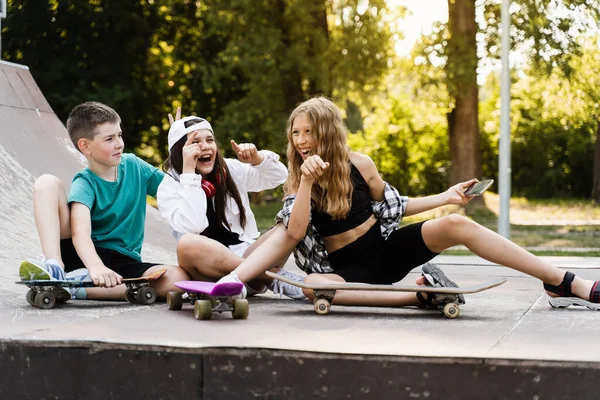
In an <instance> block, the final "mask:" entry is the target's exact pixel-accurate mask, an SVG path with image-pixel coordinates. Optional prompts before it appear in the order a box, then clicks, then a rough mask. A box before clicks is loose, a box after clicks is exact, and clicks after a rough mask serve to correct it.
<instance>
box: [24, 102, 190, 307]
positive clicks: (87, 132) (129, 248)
mask: <svg viewBox="0 0 600 400" xmlns="http://www.w3.org/2000/svg"><path fill="white" fill-rule="evenodd" d="M120 123H121V118H120V117H119V115H118V114H117V113H116V112H115V111H114V110H113V109H112V108H110V107H108V106H106V105H104V104H101V103H97V102H87V103H83V104H81V105H79V106H77V107H75V108H74V109H73V110H72V111H71V114H70V115H69V118H68V120H67V130H68V132H69V136H70V138H71V141H72V142H73V144H74V145H75V147H76V148H77V149H78V150H79V151H80V152H81V153H82V154H83V155H84V156H85V158H86V159H87V161H88V167H87V168H85V169H83V170H82V171H81V172H79V173H77V174H76V175H75V177H74V178H73V183H72V185H71V193H70V195H69V198H68V200H67V197H66V195H65V190H64V186H63V184H62V182H61V181H60V180H59V179H58V178H56V177H54V176H52V175H42V176H40V177H39V178H38V179H37V180H36V182H35V185H34V204H33V206H34V214H35V220H36V227H37V230H38V233H39V236H40V242H41V245H42V250H43V252H44V258H45V260H43V261H42V260H32V259H28V260H25V261H23V262H22V263H21V266H20V269H19V275H20V277H21V279H22V280H30V279H50V280H63V279H65V278H66V279H69V278H71V279H80V280H84V279H91V280H93V281H94V283H95V284H96V285H98V286H100V287H104V288H113V289H109V290H107V289H104V288H103V289H99V288H88V289H87V290H83V289H77V290H76V291H75V292H74V293H66V292H67V290H65V293H64V294H63V296H64V297H67V296H69V297H70V296H73V297H77V298H90V299H91V298H94V299H124V298H125V287H124V285H121V280H122V279H123V278H135V277H140V276H149V275H151V274H152V273H154V272H156V271H158V270H159V269H163V268H166V269H167V273H166V274H165V275H163V277H161V278H160V279H158V280H157V281H155V282H154V283H153V287H154V288H155V290H156V292H157V295H158V297H159V298H163V299H164V298H165V297H166V295H167V293H168V291H170V290H176V287H175V286H174V283H175V282H176V281H180V280H187V279H189V277H188V275H187V273H186V272H185V271H184V270H183V269H181V268H179V267H178V266H170V265H158V264H156V263H144V262H142V259H141V256H140V252H141V249H142V242H143V240H144V222H145V219H146V195H150V196H156V191H157V188H158V185H159V184H160V182H161V181H162V179H163V177H164V174H163V172H161V171H160V170H159V169H157V168H155V167H153V166H151V165H150V164H148V163H146V162H145V161H143V160H141V159H139V158H138V157H136V156H135V155H133V154H123V139H122V137H121V127H120ZM82 268H85V269H82ZM65 272H66V273H67V274H66V275H65Z"/></svg>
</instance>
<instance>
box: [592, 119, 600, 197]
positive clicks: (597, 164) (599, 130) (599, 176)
mask: <svg viewBox="0 0 600 400" xmlns="http://www.w3.org/2000/svg"><path fill="white" fill-rule="evenodd" d="M593 168H594V169H593V175H592V176H593V177H594V178H593V179H594V182H593V185H592V199H594V202H595V203H598V204H600V116H599V117H598V120H597V121H596V147H595V149H594V167H593Z"/></svg>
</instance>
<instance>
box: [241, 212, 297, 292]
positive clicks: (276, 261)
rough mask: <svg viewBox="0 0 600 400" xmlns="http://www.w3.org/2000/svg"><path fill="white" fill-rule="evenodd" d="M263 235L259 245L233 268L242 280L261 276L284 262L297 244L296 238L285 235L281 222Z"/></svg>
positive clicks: (246, 280)
mask: <svg viewBox="0 0 600 400" xmlns="http://www.w3.org/2000/svg"><path fill="white" fill-rule="evenodd" d="M264 237H265V240H263V241H262V242H261V243H260V246H257V247H255V248H254V249H253V251H251V252H250V253H249V254H245V255H247V257H246V259H245V260H243V261H242V262H241V263H240V264H239V265H238V266H237V268H236V269H235V272H236V274H237V276H238V277H239V278H240V280H241V281H242V282H248V281H249V280H251V279H255V278H257V277H259V276H261V275H262V274H264V273H265V271H268V270H269V269H271V268H274V267H277V266H280V265H283V264H285V262H286V261H287V259H288V257H289V256H290V254H291V253H292V251H293V250H294V248H295V247H296V245H297V244H298V241H297V240H294V239H291V238H290V237H289V236H288V235H287V230H286V228H285V226H283V224H278V225H277V226H276V227H274V228H273V229H271V230H270V231H269V232H267V233H266V234H265V235H264ZM261 238H262V237H261ZM259 240H260V239H259ZM255 244H256V243H255ZM248 250H250V249H248ZM246 253H248V252H246Z"/></svg>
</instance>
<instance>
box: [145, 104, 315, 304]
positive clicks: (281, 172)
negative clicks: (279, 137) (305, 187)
mask: <svg viewBox="0 0 600 400" xmlns="http://www.w3.org/2000/svg"><path fill="white" fill-rule="evenodd" d="M179 113H180V110H179V109H178V112H177V117H176V118H177V120H175V121H173V119H172V116H171V115H169V118H170V120H171V122H172V124H171V128H170V129H169V136H168V146H169V157H168V158H167V160H166V161H165V163H164V165H163V169H164V171H165V172H166V176H165V178H164V179H163V181H162V183H161V184H160V186H159V188H158V193H157V200H158V209H159V211H160V213H161V215H162V216H163V218H165V219H166V220H167V221H168V222H169V225H170V226H171V228H172V229H173V233H174V235H175V237H177V239H178V243H177V259H178V263H179V265H180V266H181V267H182V268H183V269H185V270H186V271H187V272H188V274H189V275H190V276H191V278H192V279H194V280H202V281H217V280H219V279H220V278H222V277H223V276H225V275H227V274H228V273H230V272H231V271H233V270H234V269H235V268H236V267H237V266H238V265H239V264H240V263H241V262H242V261H243V259H244V258H245V257H246V256H247V255H248V254H249V253H250V252H251V251H252V250H253V249H254V248H255V247H256V246H257V245H258V244H259V242H261V241H262V240H263V238H264V237H267V236H268V235H269V233H266V234H265V235H263V237H261V239H260V240H259V242H256V239H257V238H258V236H259V235H260V233H259V231H258V229H257V226H256V220H255V218H254V214H253V212H252V209H251V208H250V201H249V199H248V192H259V191H262V190H266V189H273V188H275V187H277V186H279V185H281V184H282V183H284V182H285V180H286V178H287V169H286V167H285V165H283V164H282V163H281V162H280V161H279V156H278V155H277V154H275V153H274V152H272V151H268V150H260V151H258V150H257V149H256V146H255V145H254V144H251V143H245V144H237V143H236V142H235V141H233V140H231V142H230V143H231V147H232V148H233V150H234V151H235V153H236V155H237V157H238V159H237V160H235V159H225V158H223V156H222V155H221V154H220V153H219V149H218V146H217V141H216V138H215V133H214V131H213V129H212V126H211V124H210V123H209V122H208V121H207V120H205V119H203V118H199V117H195V116H190V117H185V118H182V119H179ZM279 273H281V274H284V275H287V276H288V277H292V278H296V279H300V280H301V279H302V278H300V277H296V276H295V275H294V276H290V275H292V274H290V273H289V272H287V271H283V270H280V271H279ZM267 287H268V288H270V289H272V290H273V289H274V291H277V292H279V293H280V294H285V295H287V296H288V297H292V298H304V295H303V294H302V292H301V290H299V289H298V288H296V287H294V286H291V285H290V286H289V287H287V286H286V287H282V285H280V283H279V282H277V285H273V283H272V280H270V279H269V278H267V277H266V276H264V277H263V278H258V279H257V281H255V282H252V284H251V286H250V285H246V289H247V290H248V294H256V293H262V292H264V291H266V288H267Z"/></svg>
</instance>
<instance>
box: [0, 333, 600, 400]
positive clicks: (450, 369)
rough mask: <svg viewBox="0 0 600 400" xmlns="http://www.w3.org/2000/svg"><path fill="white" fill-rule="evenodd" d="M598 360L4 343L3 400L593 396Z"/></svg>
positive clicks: (0, 359) (0, 362)
mask: <svg viewBox="0 0 600 400" xmlns="http://www.w3.org/2000/svg"><path fill="white" fill-rule="evenodd" d="M598 380H600V365H598V363H571V362H548V361H539V362H538V361H535V360H533V361H532V360H527V361H523V360H497V359H472V358H470V359H457V358H452V359H450V358H427V357H399V356H374V355H343V354H327V353H312V352H294V351H280V350H269V349H232V348H211V349H206V348H205V349H183V350H182V349H174V348H159V347H152V346H122V345H107V344H98V343H96V344H94V343H86V344H82V343H79V344H77V345H74V344H68V343H62V344H60V343H54V344H53V345H51V344H49V343H47V342H39V343H33V342H19V341H4V342H2V343H0V398H3V399H17V398H18V399H45V398H52V399H54V398H56V399H78V398H83V397H85V398H87V399H106V398H110V399H132V398H136V399H179V398H181V399H183V398H195V399H207V400H208V399H250V398H262V399H313V398H331V399H342V398H352V399H363V398H365V399H366V398H369V399H384V398H416V399H428V398H431V399H592V398H593V397H594V396H596V395H597V386H596V382H598Z"/></svg>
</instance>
